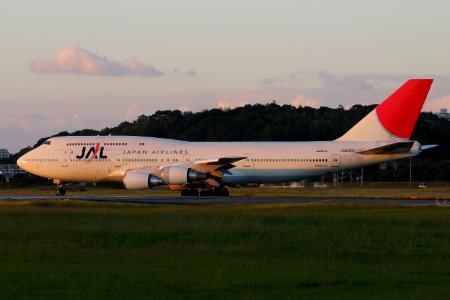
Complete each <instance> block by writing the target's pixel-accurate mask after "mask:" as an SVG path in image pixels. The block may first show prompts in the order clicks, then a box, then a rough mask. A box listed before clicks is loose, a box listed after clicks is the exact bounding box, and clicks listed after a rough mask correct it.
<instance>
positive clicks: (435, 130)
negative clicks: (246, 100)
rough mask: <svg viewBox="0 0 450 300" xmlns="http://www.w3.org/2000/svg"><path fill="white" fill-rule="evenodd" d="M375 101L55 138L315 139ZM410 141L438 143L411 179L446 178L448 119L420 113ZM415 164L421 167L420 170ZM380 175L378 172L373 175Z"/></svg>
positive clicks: (219, 112)
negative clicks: (416, 176)
mask: <svg viewBox="0 0 450 300" xmlns="http://www.w3.org/2000/svg"><path fill="white" fill-rule="evenodd" d="M375 107H376V105H354V106H352V107H351V108H350V109H344V108H343V107H342V106H339V107H338V108H328V107H320V108H312V107H302V106H300V107H294V106H291V105H278V104H277V103H276V102H272V103H267V104H254V105H245V106H243V107H237V108H234V109H209V110H203V111H200V112H181V111H179V110H163V111H157V112H155V113H154V114H152V115H141V116H139V117H138V118H137V119H136V120H134V121H132V122H128V121H125V122H122V123H120V124H119V125H117V126H115V127H111V128H109V127H106V128H104V129H102V130H93V129H83V130H78V131H75V132H72V133H69V132H66V131H64V132H60V133H58V134H55V135H54V136H67V135H75V136H81V135H109V134H111V135H134V136H153V137H160V138H170V139H180V140H186V141H314V140H334V139H336V138H338V137H340V136H341V135H343V134H344V133H345V132H346V131H347V130H349V129H350V128H351V127H352V126H353V125H355V124H356V123H357V122H358V121H359V120H361V119H362V118H363V117H364V116H366V115H367V114H368V113H369V112H370V111H372V110H373V109H374V108H375ZM47 138H48V137H46V138H42V139H40V140H39V141H38V142H37V143H36V144H35V145H34V146H33V147H27V148H24V149H22V150H21V151H20V152H19V153H16V154H15V155H13V156H12V160H13V161H14V160H15V159H17V158H18V157H19V156H20V155H22V154H23V153H26V152H27V151H29V150H31V149H32V148H34V147H37V146H39V145H40V144H41V143H43V142H44V141H45V140H46V139H47ZM411 139H414V140H417V141H419V142H420V143H421V144H422V145H425V144H439V146H438V147H436V148H433V149H430V150H427V151H424V152H423V153H422V154H420V155H419V156H418V157H417V158H415V159H414V160H415V162H416V163H415V165H416V166H417V168H418V169H420V173H421V174H420V176H421V177H420V178H416V180H421V181H432V180H446V181H450V160H449V157H448V154H449V153H450V121H448V120H446V119H442V118H439V117H438V116H437V115H435V114H433V113H424V112H422V113H421V114H420V117H419V120H418V122H417V125H416V127H415V130H414V132H413V134H412V137H411ZM419 166H420V168H419ZM370 170H371V172H372V173H373V174H367V177H368V178H370V179H371V180H381V179H383V178H386V176H387V177H388V178H389V179H392V180H394V179H395V180H407V179H408V177H406V178H405V175H404V173H405V172H404V171H402V170H400V171H398V170H393V171H392V172H391V174H390V175H387V174H389V171H385V172H384V173H383V172H381V173H380V172H378V171H377V168H376V167H373V168H372V169H370ZM377 174H381V175H377Z"/></svg>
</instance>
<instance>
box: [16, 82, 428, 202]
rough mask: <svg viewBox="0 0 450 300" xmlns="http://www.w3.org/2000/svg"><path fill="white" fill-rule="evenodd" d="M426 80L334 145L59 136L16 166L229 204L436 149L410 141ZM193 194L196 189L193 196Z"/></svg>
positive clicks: (59, 184) (60, 186)
mask: <svg viewBox="0 0 450 300" xmlns="http://www.w3.org/2000/svg"><path fill="white" fill-rule="evenodd" d="M432 82H433V79H410V80H408V81H407V82H406V83H404V84H403V85H402V86H401V87H400V88H399V89H397V90H396V91H395V92H394V93H393V94H392V95H390V96H389V97H388V98H386V99H385V100H384V101H383V102H382V103H381V104H379V105H378V106H377V107H376V108H375V109H374V110H372V111H371V112H370V113H369V114H368V115H367V116H365V117H364V118H363V119H362V120H361V121H359V122H358V123H357V124H356V125H355V126H353V127H352V128H351V129H350V130H348V131H347V132H346V133H345V134H344V135H342V136H341V137H339V138H338V139H336V140H334V141H317V142H188V141H180V140H173V139H161V138H154V137H140V136H64V137H53V138H50V139H48V140H46V141H45V142H44V143H43V144H41V145H40V146H38V147H37V148H35V149H33V150H31V151H30V152H28V153H26V154H25V155H23V156H22V157H20V158H19V159H18V161H17V163H18V165H19V166H20V167H21V168H22V169H24V170H26V171H28V172H29V173H32V174H35V175H38V176H41V177H44V178H48V179H50V180H53V182H54V183H55V184H56V194H57V195H61V196H63V195H65V193H66V190H65V188H64V184H65V183H70V182H85V183H87V182H89V183H97V182H120V183H123V185H124V186H125V188H126V189H151V188H152V187H156V186H160V185H167V186H168V188H169V189H170V190H173V191H180V192H181V195H182V196H198V195H200V196H207V195H214V196H229V191H228V189H227V187H239V186H258V185H259V184H266V183H283V182H293V181H299V180H302V179H305V178H310V177H316V176H320V175H324V174H326V173H335V172H339V171H342V170H346V169H353V168H359V167H363V166H367V165H373V164H378V163H382V162H386V161H391V160H397V159H402V158H407V157H413V156H416V155H418V154H419V153H420V152H421V151H422V150H425V149H428V148H431V147H434V146H436V145H427V146H422V145H421V144H420V143H419V142H417V141H414V140H410V137H411V134H412V132H413V129H414V126H415V124H416V122H417V119H418V117H419V114H420V111H421V109H422V106H423V104H424V102H425V99H426V97H427V95H428V92H429V90H430V88H431V84H432ZM198 189H201V191H200V192H199V190H198Z"/></svg>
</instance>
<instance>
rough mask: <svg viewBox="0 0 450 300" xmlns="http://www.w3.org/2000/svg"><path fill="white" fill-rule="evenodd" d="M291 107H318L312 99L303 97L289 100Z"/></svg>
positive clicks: (299, 96) (317, 103)
mask: <svg viewBox="0 0 450 300" xmlns="http://www.w3.org/2000/svg"><path fill="white" fill-rule="evenodd" d="M291 104H292V106H295V107H299V106H309V107H319V102H317V101H316V100H314V99H310V98H307V97H306V96H305V95H297V96H296V97H295V98H294V99H292V100H291Z"/></svg>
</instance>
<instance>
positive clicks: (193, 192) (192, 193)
mask: <svg viewBox="0 0 450 300" xmlns="http://www.w3.org/2000/svg"><path fill="white" fill-rule="evenodd" d="M189 194H190V195H191V196H194V197H198V195H199V193H198V190H197V189H190V190H189Z"/></svg>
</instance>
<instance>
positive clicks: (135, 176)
mask: <svg viewBox="0 0 450 300" xmlns="http://www.w3.org/2000/svg"><path fill="white" fill-rule="evenodd" d="M123 184H124V185H125V188H126V189H128V190H146V189H151V188H152V187H155V186H158V185H164V184H165V183H164V181H163V180H162V179H161V178H159V177H158V176H155V175H153V174H148V173H143V172H128V173H126V174H125V177H124V178H123Z"/></svg>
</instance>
